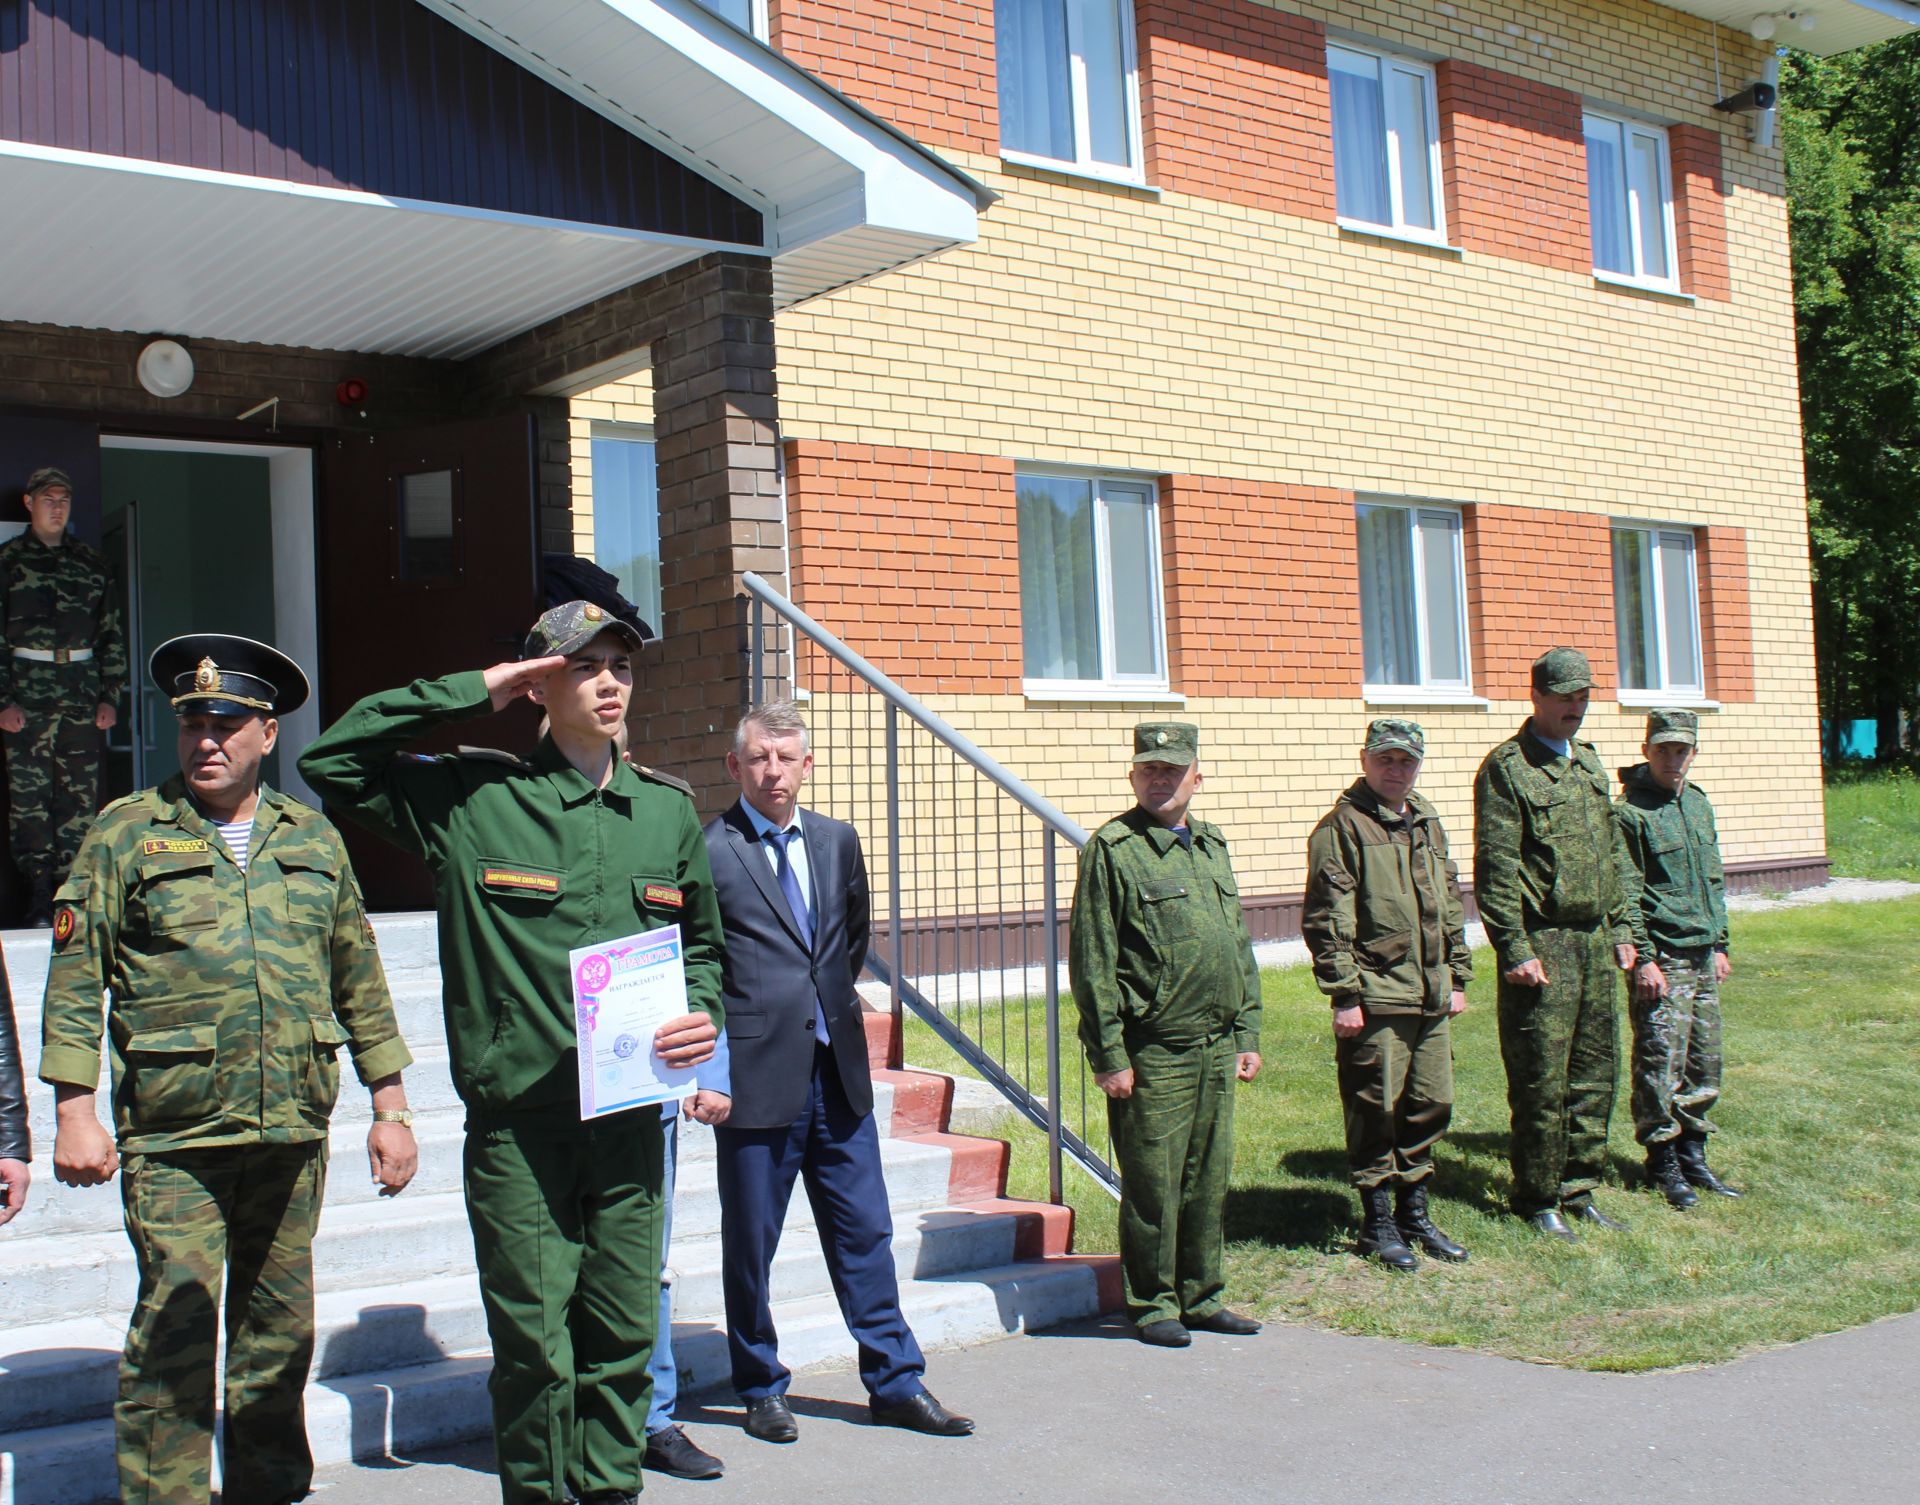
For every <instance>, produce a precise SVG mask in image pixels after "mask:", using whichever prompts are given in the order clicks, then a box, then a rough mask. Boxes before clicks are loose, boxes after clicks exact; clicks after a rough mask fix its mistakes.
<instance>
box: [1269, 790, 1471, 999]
mask: <svg viewBox="0 0 1920 1505" xmlns="http://www.w3.org/2000/svg"><path fill="white" fill-rule="evenodd" d="M1466 925H1467V920H1466V912H1465V910H1464V909H1463V908H1462V907H1461V904H1460V871H1459V869H1458V868H1457V867H1456V866H1455V865H1454V862H1453V859H1452V858H1451V857H1449V856H1448V855H1447V833H1446V829H1445V828H1444V827H1443V826H1442V825H1441V824H1440V817H1439V816H1438V815H1437V814H1435V812H1434V808H1433V806H1432V805H1430V804H1428V803H1427V801H1426V800H1424V799H1422V798H1421V797H1420V796H1419V795H1417V794H1414V795H1409V796H1408V797H1407V812H1406V814H1405V815H1404V816H1401V815H1396V814H1394V812H1393V811H1391V810H1387V809H1384V808H1382V806H1381V804H1380V799H1379V796H1377V795H1376V794H1375V793H1374V792H1373V790H1372V789H1371V788H1370V787H1369V786H1368V784H1367V781H1366V780H1365V779H1356V780H1354V782H1353V785H1352V787H1351V788H1349V789H1348V790H1347V791H1346V793H1344V794H1342V795H1341V796H1340V798H1339V800H1338V801H1337V802H1336V803H1335V804H1334V807H1333V808H1332V809H1331V810H1329V811H1328V812H1327V813H1326V814H1325V815H1323V816H1322V817H1321V818H1320V824H1319V825H1317V826H1315V827H1314V828H1313V835H1312V836H1310V837H1308V838H1307V898H1306V904H1305V907H1304V908H1303V910H1302V912H1301V917H1300V930H1301V934H1302V935H1303V936H1304V937H1305V939H1306V942H1307V949H1308V950H1309V951H1310V952H1311V953H1312V955H1313V976H1314V981H1315V982H1317V983H1318V984H1319V985H1320V991H1321V992H1323V993H1326V994H1328V995H1329V996H1330V997H1331V998H1332V1000H1333V1004H1334V1007H1336V1008H1345V1007H1347V1006H1348V1005H1350V1004H1360V1005H1362V1006H1364V1007H1365V1008H1366V1010H1367V1011H1368V1012H1369V1013H1380V1014H1419V1013H1427V1014H1444V1013H1445V1012H1446V1011H1447V1007H1448V1004H1449V1002H1450V1001H1451V994H1452V992H1453V990H1454V989H1455V988H1464V987H1466V985H1467V983H1468V981H1469V980H1470V979H1471V978H1472V977H1473V956H1472V953H1471V952H1470V951H1469V950H1468V949H1467V931H1466Z"/></svg>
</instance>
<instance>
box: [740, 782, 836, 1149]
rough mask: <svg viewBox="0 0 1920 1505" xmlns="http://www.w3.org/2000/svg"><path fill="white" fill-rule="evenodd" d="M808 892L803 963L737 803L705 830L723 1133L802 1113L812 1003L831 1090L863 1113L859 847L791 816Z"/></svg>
mask: <svg viewBox="0 0 1920 1505" xmlns="http://www.w3.org/2000/svg"><path fill="white" fill-rule="evenodd" d="M800 827H801V830H802V831H803V832H805V834H806V841H807V860H808V864H809V866H810V868H811V877H812V881H813V894H812V901H813V951H812V953H811V954H809V953H808V952H807V950H806V948H804V947H803V946H802V945H801V944H800V933H799V931H798V930H797V929H796V928H795V926H794V922H793V915H792V913H791V911H789V909H788V908H787V901H786V899H785V897H784V896H783V895H782V894H781V892H780V883H779V880H778V879H776V878H775V877H774V873H773V864H772V863H771V862H769V861H768V853H767V849H766V847H765V846H764V845H762V843H761V841H760V838H759V836H758V834H757V833H756V832H755V830H754V827H753V823H752V822H751V821H750V820H748V819H747V816H746V812H745V811H744V810H743V809H742V808H741V806H740V804H739V802H738V801H736V802H735V803H734V805H733V808H732V809H730V810H728V811H727V812H726V814H724V815H721V816H718V817H716V818H715V819H714V820H711V821H709V822H708V823H707V827H706V838H707V856H708V857H709V859H710V860H711V862H712V866H713V890H714V894H715V896H716V897H717V898H718V899H719V901H720V920H721V923H722V925H723V926H724V927H725V931H726V938H727V955H726V964H725V969H724V971H723V973H722V978H721V993H722V997H723V998H724V1000H725V1003H726V1018H727V1040H728V1042H729V1045H730V1046H731V1048H732V1052H733V1113H732V1115H731V1116H730V1117H729V1118H728V1119H727V1125H728V1127H729V1128H734V1129H775V1128H780V1127H781V1126H783V1125H785V1124H790V1123H792V1122H793V1121H794V1119H796V1118H798V1117H799V1116H800V1111H801V1109H802V1108H803V1107H804V1106H805V1105H806V1100H807V1093H808V1090H809V1087H810V1084H811V1081H812V1075H813V1053H814V1049H815V1044H814V1038H813V1003H814V998H815V997H816V996H818V998H819V1000H820V1004H821V1007H822V1008H823V1009H824V1010H825V1013H826V1017H827V1036H828V1039H829V1040H831V1041H832V1044H833V1057H834V1061H835V1063H836V1064H837V1065H838V1066H839V1068H840V1082H841V1085H842V1086H843V1087H844V1088H845V1089H846V1094H847V1101H848V1103H849V1104H851V1105H852V1107H853V1110H854V1111H855V1112H856V1113H871V1112H872V1111H873V1074H872V1072H871V1071H870V1070H869V1069H868V1067H867V1033H866V1027H865V1024H864V1022H863V1021H862V1019H861V1017H860V1000H859V998H858V996H857V995H856V994H855V993H854V991H853V984H854V980H855V979H856V978H857V977H859V975H860V969H861V967H862V966H864V965H865V964H866V960H867V935H868V929H869V925H870V923H871V914H870V911H869V906H868V902H867V864H866V859H865V858H863V857H862V856H861V855H860V835H859V833H858V832H857V831H855V830H854V829H853V827H852V826H850V825H847V824H846V823H845V822H844V821H837V820H829V819H828V818H827V817H826V816H824V815H816V814H814V813H813V811H811V810H802V811H801V812H800Z"/></svg>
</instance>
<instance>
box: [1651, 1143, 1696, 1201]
mask: <svg viewBox="0 0 1920 1505" xmlns="http://www.w3.org/2000/svg"><path fill="white" fill-rule="evenodd" d="M1647 1187H1648V1189H1649V1190H1652V1191H1657V1192H1660V1193H1661V1194H1662V1195H1664V1196H1665V1197H1666V1199H1667V1205H1668V1206H1669V1207H1674V1208H1678V1209H1679V1210H1680V1211H1681V1212H1685V1211H1686V1210H1687V1209H1688V1208H1689V1207H1692V1206H1693V1205H1694V1204H1696V1203H1697V1202H1698V1201H1699V1200H1700V1193H1699V1192H1697V1191H1695V1190H1694V1189H1693V1188H1692V1187H1691V1186H1689V1185H1687V1178H1686V1177H1685V1176H1683V1175H1681V1174H1680V1158H1679V1156H1678V1155H1676V1154H1675V1153H1674V1148H1673V1141H1672V1140H1671V1139H1662V1140H1658V1141H1656V1142H1655V1143H1653V1144H1650V1145H1648V1146H1647Z"/></svg>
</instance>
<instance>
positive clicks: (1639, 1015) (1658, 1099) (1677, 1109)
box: [1632, 950, 1720, 1144]
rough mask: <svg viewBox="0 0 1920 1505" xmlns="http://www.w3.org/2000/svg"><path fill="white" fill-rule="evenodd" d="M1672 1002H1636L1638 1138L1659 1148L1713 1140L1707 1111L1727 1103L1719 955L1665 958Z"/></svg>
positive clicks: (1667, 955)
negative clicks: (1672, 1142) (1694, 1137)
mask: <svg viewBox="0 0 1920 1505" xmlns="http://www.w3.org/2000/svg"><path fill="white" fill-rule="evenodd" d="M1657 959H1658V961H1659V963H1660V970H1661V972H1662V973H1663V974H1665V976H1666V979H1667V996H1666V997H1665V998H1656V999H1655V1000H1654V1001H1653V1002H1651V1003H1641V1002H1640V1001H1639V1000H1638V999H1635V1000H1634V1002H1633V1006H1632V1012H1633V1137H1634V1138H1635V1139H1637V1140H1639V1141H1640V1143H1642V1144H1658V1143H1660V1142H1661V1141H1662V1140H1666V1139H1677V1138H1679V1136H1680V1135H1682V1134H1711V1133H1713V1131H1714V1126H1713V1124H1712V1123H1711V1122H1710V1121H1709V1120H1708V1118H1707V1110H1708V1109H1710V1108H1711V1107H1712V1106H1713V1105H1714V1104H1715V1103H1717V1102H1718V1101H1719V1100H1720V985H1719V983H1717V982H1715V981H1714V979H1713V952H1712V951H1711V950H1704V951H1682V952H1677V953H1671V954H1670V953H1668V952H1664V951H1663V952H1660V953H1659V955H1658V958H1657Z"/></svg>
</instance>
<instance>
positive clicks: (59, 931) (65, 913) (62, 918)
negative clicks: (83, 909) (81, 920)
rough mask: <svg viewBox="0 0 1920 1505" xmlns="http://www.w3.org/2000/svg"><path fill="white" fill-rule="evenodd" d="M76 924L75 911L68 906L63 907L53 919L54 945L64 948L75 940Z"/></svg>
mask: <svg viewBox="0 0 1920 1505" xmlns="http://www.w3.org/2000/svg"><path fill="white" fill-rule="evenodd" d="M74 923H75V922H74V918H73V911H72V910H71V909H69V908H68V907H67V906H66V905H64V904H63V905H61V906H60V908H59V910H58V911H57V912H56V913H55V915H54V917H53V943H54V945H56V946H64V945H66V943H67V942H68V941H70V940H72V939H73V931H74Z"/></svg>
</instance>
